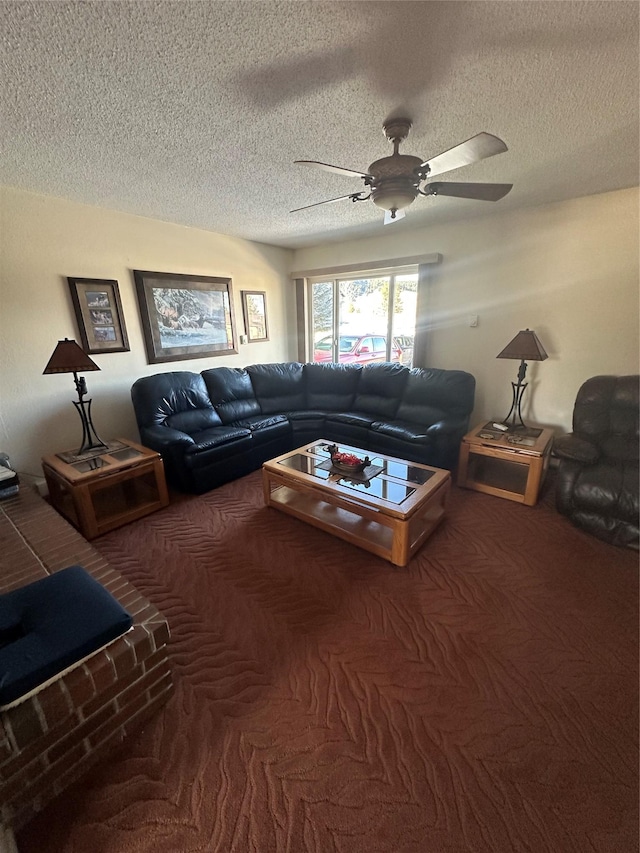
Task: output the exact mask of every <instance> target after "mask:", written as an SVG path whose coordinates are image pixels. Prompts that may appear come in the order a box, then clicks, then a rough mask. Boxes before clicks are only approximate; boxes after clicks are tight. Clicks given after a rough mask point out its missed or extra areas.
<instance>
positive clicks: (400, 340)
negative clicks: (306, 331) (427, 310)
mask: <svg viewBox="0 0 640 853" xmlns="http://www.w3.org/2000/svg"><path fill="white" fill-rule="evenodd" d="M309 287H310V294H309V296H310V298H309V304H310V308H311V310H310V312H309V313H310V336H309V339H310V341H311V344H312V352H311V360H312V361H315V362H318V363H322V362H340V363H343V364H349V363H358V364H370V363H371V362H380V361H391V362H400V363H402V364H405V365H407V366H409V367H411V366H412V364H413V340H414V335H415V325H416V299H417V292H418V273H417V271H416V272H415V273H406V272H403V273H398V274H396V273H389V274H385V275H380V276H375V277H370V278H362V277H359V278H339V279H338V278H336V279H329V280H326V279H325V280H323V281H311V282H310V285H309Z"/></svg>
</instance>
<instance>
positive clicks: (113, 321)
mask: <svg viewBox="0 0 640 853" xmlns="http://www.w3.org/2000/svg"><path fill="white" fill-rule="evenodd" d="M67 281H68V282H69V289H70V290H71V300H72V302H73V310H74V311H75V314H76V320H77V321H78V331H79V332H80V340H81V341H82V349H83V350H84V351H85V352H86V353H88V354H91V353H100V352H129V339H128V338H127V330H126V328H125V325H124V315H123V313H122V304H121V303H120V292H119V290H118V282H117V281H113V280H112V279H103V278H69V277H67Z"/></svg>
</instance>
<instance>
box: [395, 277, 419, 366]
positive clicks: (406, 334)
mask: <svg viewBox="0 0 640 853" xmlns="http://www.w3.org/2000/svg"><path fill="white" fill-rule="evenodd" d="M417 298H418V275H417V273H413V274H411V275H397V276H396V279H395V299H394V300H393V302H394V304H393V316H392V325H391V328H392V330H393V341H394V343H396V344H397V345H398V347H399V349H401V351H402V363H403V364H404V365H405V366H406V367H413V340H414V336H415V331H416V307H417ZM394 360H395V359H394Z"/></svg>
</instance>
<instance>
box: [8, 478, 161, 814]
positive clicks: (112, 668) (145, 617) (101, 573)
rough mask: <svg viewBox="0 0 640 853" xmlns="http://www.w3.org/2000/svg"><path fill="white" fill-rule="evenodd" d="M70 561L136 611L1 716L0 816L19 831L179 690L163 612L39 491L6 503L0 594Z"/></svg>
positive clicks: (123, 603) (25, 493)
mask: <svg viewBox="0 0 640 853" xmlns="http://www.w3.org/2000/svg"><path fill="white" fill-rule="evenodd" d="M74 564H79V565H81V566H83V567H84V568H85V569H86V570H87V571H88V572H89V573H90V574H91V575H92V576H93V577H94V578H95V579H96V580H98V581H100V583H101V584H102V585H103V586H105V587H106V588H107V589H108V590H109V591H110V592H111V594H112V595H113V596H114V597H115V598H117V599H118V601H119V602H120V603H121V604H122V606H123V607H125V608H126V609H127V610H128V611H129V613H131V615H132V616H133V620H134V623H133V629H132V630H131V631H130V632H129V633H128V634H125V635H124V636H122V637H120V638H119V639H118V640H116V641H115V642H113V643H111V644H110V645H109V646H107V648H105V649H103V650H102V651H100V652H97V653H96V654H94V655H93V656H92V657H90V658H89V659H88V660H87V661H85V663H83V664H82V665H81V666H79V667H77V668H76V669H74V670H72V671H70V672H68V673H67V674H66V675H64V676H62V677H60V678H58V679H57V680H55V681H53V682H52V683H51V684H50V685H48V686H47V687H46V688H44V689H43V690H41V691H40V692H39V693H36V694H35V695H34V696H32V697H31V698H30V699H27V700H26V701H24V702H22V703H21V704H20V705H17V706H16V707H15V708H11V709H9V710H7V711H3V712H0V807H1V812H0V815H1V819H2V823H3V824H4V825H5V826H9V827H13V828H14V829H18V828H20V827H21V826H23V825H24V824H25V823H26V822H27V821H28V820H29V819H30V818H31V817H32V816H33V814H34V813H35V812H36V811H38V810H40V809H41V808H42V807H43V806H44V805H45V804H46V803H47V802H49V801H50V800H51V799H53V797H55V796H57V795H58V794H59V793H61V792H62V791H63V790H64V789H65V788H66V787H67V786H68V785H70V784H71V783H72V782H74V781H76V780H77V779H78V778H79V777H81V776H82V775H83V774H84V773H86V771H87V770H88V769H89V768H90V767H91V765H93V764H94V763H96V762H97V761H100V760H102V759H104V758H106V757H107V756H108V755H109V754H110V753H111V752H112V751H113V749H114V747H115V746H116V745H117V744H119V743H120V742H121V741H122V740H123V739H124V738H125V737H126V736H127V735H128V734H129V733H130V732H131V731H133V730H134V729H135V728H136V727H138V726H139V725H140V724H141V723H143V722H144V721H145V720H146V719H147V718H148V717H150V716H151V715H152V714H154V713H155V712H156V711H157V709H158V708H160V707H161V705H162V704H163V703H164V702H166V701H167V699H168V698H169V696H170V695H171V692H172V690H173V685H172V678H171V668H170V663H169V656H168V651H167V642H168V639H169V628H168V626H167V622H166V620H165V619H164V617H163V616H162V615H161V614H160V613H159V611H158V610H157V609H156V608H155V607H154V606H153V605H152V604H151V603H150V602H149V601H148V600H147V599H146V598H144V597H143V596H142V595H140V593H139V592H138V591H137V590H136V589H135V587H133V586H132V585H131V584H130V583H129V582H128V581H126V580H125V579H124V578H123V577H122V576H121V575H120V574H119V573H118V572H116V571H115V570H114V569H112V568H111V567H110V566H109V564H108V563H107V562H106V561H105V560H104V559H103V558H102V557H101V556H100V554H99V553H98V552H97V551H96V550H95V549H94V548H93V547H92V546H91V545H89V543H88V542H87V541H86V540H85V539H83V537H82V536H81V535H80V534H79V533H78V532H77V531H76V530H75V529H74V528H73V527H71V526H70V525H69V524H68V523H67V522H66V521H65V520H64V519H63V518H62V517H61V516H60V515H58V513H57V512H55V510H53V509H52V508H51V507H50V506H49V505H48V504H47V503H46V502H45V501H44V500H43V499H42V498H41V497H39V496H38V495H37V494H36V493H35V492H30V491H28V490H26V491H24V490H23V491H21V492H20V493H19V494H18V495H16V496H15V497H12V498H8V499H6V500H3V501H1V502H0V593H2V592H9V591H10V590H12V589H16V588H18V587H21V586H24V585H25V584H27V583H31V582H32V581H35V580H39V579H40V578H42V577H45V576H46V575H47V574H51V573H52V572H55V571H59V570H60V569H64V568H66V567H67V566H70V565H74Z"/></svg>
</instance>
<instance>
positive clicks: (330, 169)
mask: <svg viewBox="0 0 640 853" xmlns="http://www.w3.org/2000/svg"><path fill="white" fill-rule="evenodd" d="M293 162H294V163H302V165H303V166H317V167H318V168H319V169H324V170H325V172H336V174H338V175H347V176H348V177H350V178H371V177H372V175H369V174H367V172H356V171H354V170H353V169H343V168H342V166H332V165H331V164H329V163H320V162H318V160H294V161H293Z"/></svg>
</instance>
